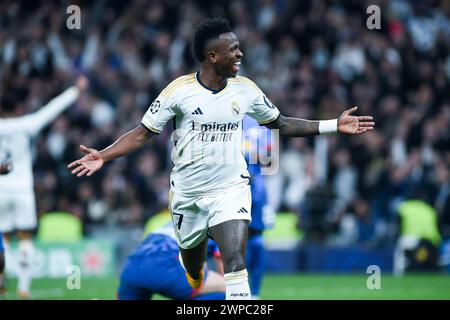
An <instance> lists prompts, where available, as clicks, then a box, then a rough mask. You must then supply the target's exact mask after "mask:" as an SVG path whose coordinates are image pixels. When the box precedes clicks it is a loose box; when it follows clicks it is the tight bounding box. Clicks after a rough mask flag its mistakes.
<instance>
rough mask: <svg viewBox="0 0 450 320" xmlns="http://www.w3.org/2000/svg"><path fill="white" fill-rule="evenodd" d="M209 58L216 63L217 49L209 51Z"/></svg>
mask: <svg viewBox="0 0 450 320" xmlns="http://www.w3.org/2000/svg"><path fill="white" fill-rule="evenodd" d="M207 58H208V60H209V61H211V62H212V63H216V62H217V53H216V51H208V53H207Z"/></svg>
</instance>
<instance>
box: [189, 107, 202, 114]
mask: <svg viewBox="0 0 450 320" xmlns="http://www.w3.org/2000/svg"><path fill="white" fill-rule="evenodd" d="M191 114H203V112H202V109H200V108H197V109H195V111H194V112H192V113H191Z"/></svg>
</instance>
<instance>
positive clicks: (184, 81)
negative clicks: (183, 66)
mask: <svg viewBox="0 0 450 320" xmlns="http://www.w3.org/2000/svg"><path fill="white" fill-rule="evenodd" d="M193 83H195V73H191V74H187V75H184V76H181V77H178V78H176V79H175V80H173V81H172V82H171V83H169V84H168V85H167V86H166V87H165V88H164V90H163V91H162V92H161V96H163V97H165V98H168V97H170V96H171V95H173V93H174V92H175V91H178V90H179V89H183V88H186V87H188V86H189V85H191V84H193Z"/></svg>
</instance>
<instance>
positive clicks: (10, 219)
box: [0, 192, 37, 233]
mask: <svg viewBox="0 0 450 320" xmlns="http://www.w3.org/2000/svg"><path fill="white" fill-rule="evenodd" d="M36 226H37V220H36V203H35V201H34V194H33V193H32V192H24V193H3V192H0V232H6V233H8V232H12V231H14V230H31V229H34V228H36Z"/></svg>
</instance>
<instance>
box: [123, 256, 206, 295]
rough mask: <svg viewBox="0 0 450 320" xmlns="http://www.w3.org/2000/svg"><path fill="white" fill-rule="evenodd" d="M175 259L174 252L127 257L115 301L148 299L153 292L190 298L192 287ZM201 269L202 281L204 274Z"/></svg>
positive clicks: (176, 257) (176, 258)
mask: <svg viewBox="0 0 450 320" xmlns="http://www.w3.org/2000/svg"><path fill="white" fill-rule="evenodd" d="M185 273H186V271H185V270H184V269H183V267H182V266H181V264H180V262H179V261H178V251H176V252H164V253H161V254H154V255H152V256H140V257H139V256H134V257H133V256H131V257H129V258H128V259H127V261H126V263H125V266H124V269H123V271H122V274H121V276H120V285H119V289H118V293H117V297H118V299H119V300H148V299H151V298H152V296H153V294H154V293H158V294H160V295H163V296H165V297H168V298H170V299H176V300H190V299H192V298H193V297H194V295H195V290H194V289H192V287H191V286H190V285H189V283H188V281H187V279H186V274H185ZM207 276H208V275H207V271H206V269H205V280H206V277H207Z"/></svg>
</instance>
